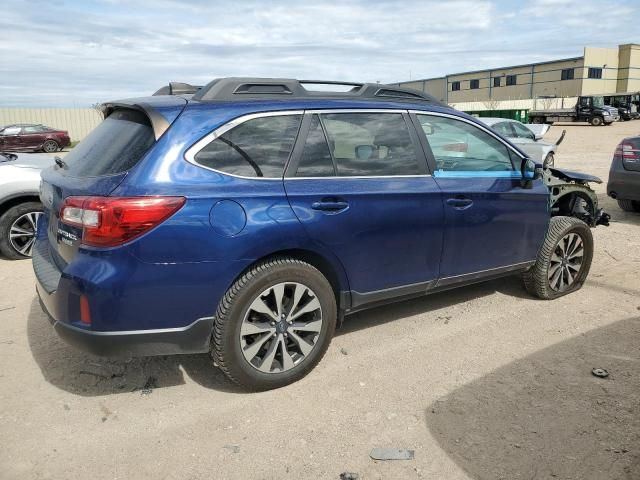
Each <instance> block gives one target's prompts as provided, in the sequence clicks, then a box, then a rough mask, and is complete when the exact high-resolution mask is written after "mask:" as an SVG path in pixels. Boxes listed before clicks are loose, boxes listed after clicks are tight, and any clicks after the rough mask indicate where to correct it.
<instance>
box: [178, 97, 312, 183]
mask: <svg viewBox="0 0 640 480" xmlns="http://www.w3.org/2000/svg"><path fill="white" fill-rule="evenodd" d="M285 115H304V110H277V111H271V112H258V113H250V114H247V115H241V116H239V117H236V118H234V119H233V120H230V121H228V122H227V123H225V124H224V125H222V126H220V127H218V128H216V129H215V130H214V131H213V132H211V133H208V134H207V135H205V136H204V137H202V138H201V139H200V140H198V141H197V142H196V143H194V144H193V145H191V146H190V147H189V148H188V149H187V151H186V152H184V158H185V160H186V161H187V162H189V163H191V164H192V165H195V166H196V167H200V168H204V169H205V170H209V171H212V172H216V173H219V174H221V175H228V176H230V177H235V178H243V179H246V180H260V181H263V180H272V181H273V180H276V181H282V178H283V176H282V175H284V167H283V170H282V175H281V176H279V177H245V176H244V175H235V174H233V173H227V172H223V171H222V170H217V169H215V168H211V167H207V166H205V165H202V164H200V163H198V162H197V161H196V158H195V157H196V155H197V154H198V153H199V152H200V150H202V149H204V148H205V147H206V146H207V145H209V144H210V143H211V142H213V141H214V140H215V139H216V138H218V137H219V136H220V135H223V134H224V133H226V132H228V131H229V130H231V129H232V128H235V127H237V126H238V125H241V124H243V123H245V122H248V121H249V120H253V119H256V118H263V117H282V116H285ZM285 167H286V164H285Z"/></svg>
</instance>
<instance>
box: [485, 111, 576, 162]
mask: <svg viewBox="0 0 640 480" xmlns="http://www.w3.org/2000/svg"><path fill="white" fill-rule="evenodd" d="M478 120H480V121H481V122H483V123H484V124H486V125H488V126H489V127H491V128H492V129H493V130H495V131H496V132H498V133H499V134H500V135H502V136H503V137H506V138H508V139H509V141H510V142H511V143H513V144H514V145H516V146H517V147H518V148H520V150H522V151H523V152H524V153H526V154H527V155H528V156H529V158H531V159H532V160H533V161H535V162H537V163H541V164H543V165H544V166H549V167H553V166H554V162H555V156H556V152H557V150H558V145H560V143H561V142H562V140H563V139H564V135H565V131H564V130H563V132H562V135H561V136H560V138H559V139H558V141H557V142H556V143H548V142H545V141H543V140H542V138H543V136H544V134H545V133H547V131H548V130H549V128H550V125H545V124H542V125H525V124H524V123H521V122H519V121H517V120H510V119H508V118H490V117H481V118H478Z"/></svg>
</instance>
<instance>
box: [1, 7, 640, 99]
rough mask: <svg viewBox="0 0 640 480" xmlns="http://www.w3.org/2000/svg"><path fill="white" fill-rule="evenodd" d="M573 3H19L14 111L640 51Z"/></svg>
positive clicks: (12, 12)
mask: <svg viewBox="0 0 640 480" xmlns="http://www.w3.org/2000/svg"><path fill="white" fill-rule="evenodd" d="M568 2H569V0H566V1H564V0H541V1H538V2H529V3H526V4H520V3H515V2H513V3H512V2H505V1H504V0H501V1H489V0H482V1H474V0H454V1H447V2H443V1H432V0H423V1H419V2H396V1H386V0H382V1H375V0H369V1H365V0H354V1H342V2H331V3H329V2H315V3H302V2H287V1H274V2H269V3H266V2H259V1H246V2H235V3H230V2H212V1H207V0H187V1H173V0H155V1H151V0H142V1H133V0H127V1H122V0H98V1H93V2H88V1H87V2H81V1H79V0H78V1H66V2H64V3H62V2H44V1H43V2H35V3H34V2H26V1H18V0H5V2H4V4H3V15H2V17H1V18H0V32H2V33H0V35H1V36H2V37H1V40H2V41H0V58H2V62H0V78H2V81H0V105H4V106H9V105H13V106H69V105H76V106H86V105H90V104H92V103H95V102H98V101H104V100H109V99H114V98H119V97H131V96H139V95H147V94H149V93H151V92H153V91H155V90H156V89H157V88H159V87H160V86H161V85H164V84H166V83H167V82H169V81H186V82H191V83H205V82H208V81H209V80H211V79H213V78H215V77H219V76H231V75H234V76H240V75H252V76H281V77H295V78H314V79H317V78H323V79H337V80H350V81H377V80H379V81H381V82H397V81H403V80H408V79H409V77H410V76H411V77H412V78H425V77H431V76H441V75H443V74H446V73H455V72H457V71H463V70H472V69H477V68H484V67H493V66H500V65H509V64H512V63H524V62H528V61H539V60H547V59H552V58H554V57H556V56H577V55H579V54H581V51H582V47H583V46H584V45H585V44H590V45H591V44H595V45H598V46H610V42H614V44H616V43H625V42H627V41H632V40H631V39H632V38H633V35H634V31H633V25H632V24H633V22H632V21H631V17H629V22H624V21H622V22H616V29H602V30H603V31H602V33H600V31H599V30H597V29H593V28H589V29H582V30H584V31H582V30H581V29H577V28H570V27H567V25H569V24H567V21H569V22H579V21H582V20H583V19H586V18H588V16H589V15H592V16H593V15H595V14H594V13H593V8H595V7H594V5H596V2H591V1H590V0H586V1H580V2H569V3H568ZM580 5H587V6H586V7H584V6H583V7H580ZM578 7H580V8H578ZM587 7H588V8H587ZM558 9H561V10H562V11H563V12H565V13H564V14H563V15H559V14H558V13H557V11H558ZM607 9H608V12H609V13H616V15H614V16H613V17H612V18H620V17H619V16H618V15H617V12H624V15H630V14H631V13H634V14H635V15H636V16H637V14H638V13H640V12H639V11H640V7H638V6H636V5H635V4H634V3H633V2H625V1H621V2H609V3H608V7H607ZM567 12H569V13H567ZM567 19H568V20H567ZM590 24H591V25H593V17H592V18H591V20H590ZM594 30H596V31H595V32H594ZM611 32H614V33H613V35H615V37H616V38H613V37H612V33H611ZM567 38H571V41H570V42H567V41H566V40H565V39H567ZM603 43H606V44H603Z"/></svg>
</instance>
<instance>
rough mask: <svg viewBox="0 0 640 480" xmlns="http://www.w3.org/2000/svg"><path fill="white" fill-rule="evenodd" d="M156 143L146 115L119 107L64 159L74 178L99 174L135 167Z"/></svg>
mask: <svg viewBox="0 0 640 480" xmlns="http://www.w3.org/2000/svg"><path fill="white" fill-rule="evenodd" d="M154 142H155V136H154V134H153V129H152V128H151V124H150V123H149V119H148V118H147V116H146V115H145V114H144V113H142V112H139V111H137V110H128V109H122V110H116V111H115V112H113V113H112V114H111V115H109V117H107V118H106V119H105V120H104V121H103V122H102V123H101V124H100V125H98V126H97V127H96V128H95V129H94V130H93V131H92V132H91V133H90V134H89V135H88V136H87V137H86V138H85V139H84V140H82V142H80V143H79V144H78V145H77V146H76V147H75V148H74V149H73V150H71V152H69V154H68V155H67V156H66V157H65V158H64V161H65V163H66V164H67V170H66V173H67V174H68V175H70V176H73V177H99V176H103V175H114V174H117V173H122V172H126V171H127V170H129V169H131V168H132V167H134V166H135V165H136V164H137V163H138V162H139V161H140V159H141V158H142V157H143V156H144V154H145V153H147V151H148V150H149V148H151V146H152V145H153V144H154Z"/></svg>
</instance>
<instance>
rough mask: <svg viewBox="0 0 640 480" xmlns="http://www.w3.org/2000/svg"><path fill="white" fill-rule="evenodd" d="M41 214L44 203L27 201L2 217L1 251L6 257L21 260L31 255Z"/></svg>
mask: <svg viewBox="0 0 640 480" xmlns="http://www.w3.org/2000/svg"><path fill="white" fill-rule="evenodd" d="M41 215H42V204H40V203H38V202H25V203H21V204H19V205H15V206H13V207H11V208H10V209H9V210H7V211H6V212H5V213H4V214H3V215H2V216H1V217H0V252H2V254H3V255H4V256H5V257H7V258H9V259H11V260H19V259H21V258H28V257H30V256H31V251H32V249H33V244H34V242H35V239H36V230H37V228H38V220H39V219H40V216H41Z"/></svg>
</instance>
